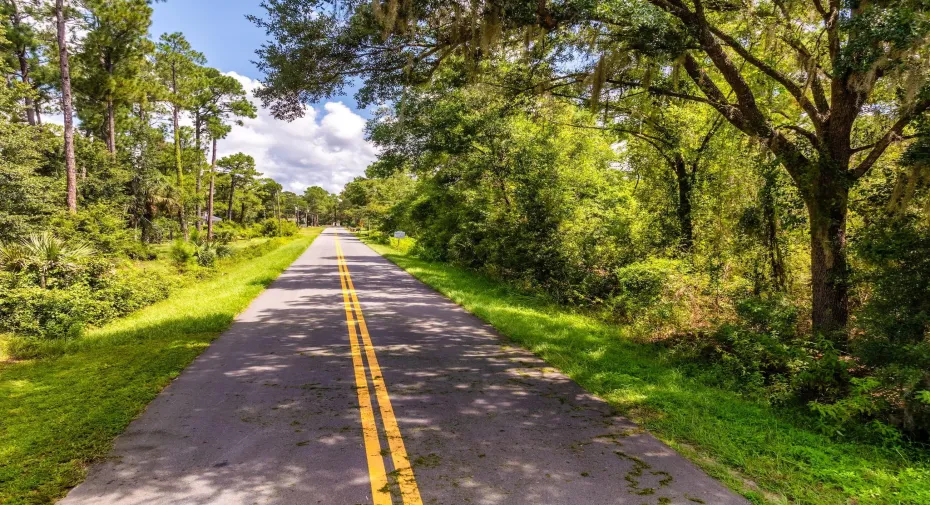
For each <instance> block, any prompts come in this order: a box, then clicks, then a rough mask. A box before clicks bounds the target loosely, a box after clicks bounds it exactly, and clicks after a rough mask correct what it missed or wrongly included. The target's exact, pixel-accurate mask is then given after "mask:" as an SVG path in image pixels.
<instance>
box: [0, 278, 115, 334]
mask: <svg viewBox="0 0 930 505" xmlns="http://www.w3.org/2000/svg"><path fill="white" fill-rule="evenodd" d="M95 304H96V302H95V301H94V300H93V299H92V297H91V293H90V289H89V288H88V287H87V286H86V285H78V286H73V287H71V288H67V289H43V288H40V287H34V286H29V287H21V288H14V289H6V290H3V292H2V293H0V326H2V327H3V328H5V329H6V330H8V331H10V332H12V333H14V334H16V335H19V336H22V337H30V338H38V339H68V338H76V337H78V336H80V335H81V333H82V332H83V331H84V325H85V323H86V322H87V321H88V320H89V319H90V317H91V314H92V313H95V312H99V310H98V308H97V307H93V305H95Z"/></svg>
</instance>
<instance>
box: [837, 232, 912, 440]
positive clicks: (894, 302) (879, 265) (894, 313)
mask: <svg viewBox="0 0 930 505" xmlns="http://www.w3.org/2000/svg"><path fill="white" fill-rule="evenodd" d="M853 249H854V251H855V252H856V258H857V259H858V260H859V262H860V265H858V266H859V268H858V269H857V270H858V274H857V280H858V282H859V286H860V287H861V288H860V292H861V297H862V299H863V301H864V303H863V305H862V308H861V310H859V311H858V312H857V314H856V318H855V325H856V327H857V331H856V332H855V334H854V337H853V338H852V339H851V340H850V352H851V354H852V355H853V357H854V358H855V359H856V361H857V365H859V366H860V367H861V368H862V371H863V372H864V373H868V374H869V375H871V376H872V377H874V378H875V379H876V380H877V381H878V384H875V383H871V382H870V383H868V384H867V385H868V386H869V387H870V388H871V391H872V393H871V396H872V397H873V398H875V401H876V402H877V403H878V404H879V406H880V407H881V408H878V409H874V410H869V411H861V412H858V415H857V416H856V419H855V420H850V421H849V422H850V423H852V422H865V423H868V422H872V421H881V422H885V423H888V424H890V425H892V426H896V427H898V428H900V429H901V430H903V431H904V432H906V433H908V434H909V435H911V436H912V437H914V438H917V439H920V440H930V405H928V403H927V402H925V401H923V400H921V396H920V395H921V392H922V391H926V390H928V389H930V338H928V336H930V296H928V294H930V225H928V223H927V220H926V216H925V215H922V214H921V215H903V216H899V217H897V218H894V219H887V220H884V221H879V222H875V223H873V224H872V226H869V227H866V228H865V229H863V230H862V231H861V233H860V234H859V235H858V236H857V237H856V240H855V241H854V243H853ZM859 386H860V387H864V385H863V384H860V385H859ZM819 411H820V412H825V411H824V410H823V408H820V410H819Z"/></svg>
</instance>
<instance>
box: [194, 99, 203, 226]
mask: <svg viewBox="0 0 930 505" xmlns="http://www.w3.org/2000/svg"><path fill="white" fill-rule="evenodd" d="M194 128H195V130H196V131H195V132H194V138H195V142H196V143H197V177H196V181H195V189H196V191H197V201H196V202H197V203H196V213H197V231H200V230H201V229H202V225H201V217H202V216H201V213H202V212H203V205H202V204H201V201H200V198H201V197H202V196H203V195H202V194H201V193H200V190H201V186H202V180H203V163H201V162H200V152H201V151H200V130H201V126H200V111H197V114H196V116H195V117H194Z"/></svg>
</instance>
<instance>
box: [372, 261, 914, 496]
mask: <svg viewBox="0 0 930 505" xmlns="http://www.w3.org/2000/svg"><path fill="white" fill-rule="evenodd" d="M370 245H371V246H372V247H373V248H374V249H375V250H376V251H378V252H379V253H381V254H382V255H384V256H385V257H386V258H388V259H389V260H391V261H393V262H394V263H396V264H397V265H399V266H400V267H402V268H403V269H405V270H407V271H408V272H410V273H411V274H413V275H414V276H416V277H417V278H418V279H420V280H421V281H423V282H424V283H426V284H428V285H430V286H432V287H433V288H434V289H436V290H437V291H439V292H441V293H442V294H444V295H445V296H447V297H449V298H450V299H452V300H453V301H455V302H456V303H458V304H460V305H462V306H463V307H464V308H465V309H467V310H469V311H470V312H472V313H473V314H475V315H477V316H478V317H480V318H481V319H483V320H485V321H487V322H488V323H490V324H491V325H493V326H494V327H496V328H497V329H498V330H499V331H500V332H501V333H502V334H503V335H505V336H506V337H508V338H509V339H510V340H512V341H513V342H515V343H517V344H519V345H522V346H524V347H526V348H528V349H530V350H532V351H533V352H535V353H536V354H537V355H539V356H540V357H541V358H543V359H544V360H546V361H547V362H548V363H549V364H551V365H553V366H555V367H557V368H560V369H561V370H562V371H563V372H565V373H566V374H567V375H569V376H570V377H571V378H572V379H574V380H575V381H576V382H578V383H579V384H580V385H581V386H582V387H584V388H585V389H587V390H588V391H590V392H591V393H594V394H596V395H598V396H599V397H601V398H603V399H604V400H606V401H607V402H609V403H610V404H611V405H613V406H614V407H616V408H617V409H618V410H619V411H620V412H622V413H624V414H625V415H626V416H628V417H629V418H631V419H633V420H634V421H636V422H637V423H639V424H640V425H641V426H643V427H645V428H647V429H648V430H649V431H650V432H652V433H653V434H654V435H656V436H657V437H658V438H660V439H661V440H663V441H664V442H666V443H667V444H668V445H670V446H671V447H673V448H674V449H676V450H677V451H679V452H680V453H681V454H683V455H684V456H686V457H688V458H689V459H691V460H692V461H694V462H695V463H697V464H698V465H699V466H701V467H702V468H703V469H704V470H705V471H706V472H707V473H709V474H710V475H712V476H714V477H716V478H718V479H719V480H721V481H722V482H724V483H725V484H726V485H727V486H729V487H730V488H731V489H733V490H734V491H736V492H738V493H740V494H742V495H743V496H745V497H747V498H748V499H749V500H750V501H752V502H753V503H760V504H761V503H766V504H769V503H771V504H781V503H800V504H817V505H830V504H837V505H839V504H843V505H850V504H859V505H864V504H914V505H917V504H922V505H926V504H928V503H930V453H928V452H927V451H925V450H924V451H921V450H917V449H910V450H905V449H901V448H893V447H892V448H882V447H877V446H872V445H867V444H860V443H854V442H843V441H837V440H834V439H832V438H831V437H829V436H826V435H823V434H821V433H819V432H817V431H815V430H812V429H809V428H808V427H806V426H805V424H806V423H805V420H804V419H798V418H796V417H791V416H790V415H789V414H790V413H788V412H785V411H778V410H776V409H774V408H772V407H769V406H766V405H763V404H760V403H755V402H753V401H750V400H747V399H745V398H743V397H740V396H739V395H737V394H735V393H733V392H728V391H724V390H720V389H716V388H713V387H708V386H706V385H703V384H701V383H699V382H698V381H697V380H695V379H693V378H690V377H688V376H686V375H685V374H684V373H682V371H681V370H679V369H677V368H676V367H675V366H674V365H673V364H671V363H672V362H671V361H670V360H667V359H666V355H665V354H664V353H663V352H662V351H661V350H659V349H657V348H655V347H654V346H650V345H647V344H642V343H637V342H636V341H635V340H633V339H631V338H629V335H628V333H627V331H626V329H625V328H623V327H619V326H616V325H612V324H608V323H605V322H603V321H600V320H597V319H595V318H593V317H590V316H587V315H584V314H579V313H576V312H573V311H571V310H569V309H568V308H565V307H561V306H558V305H555V304H553V303H552V302H550V301H549V300H547V299H546V298H545V297H544V296H542V295H535V294H531V293H525V292H521V291H519V290H516V289H514V288H512V287H510V286H508V285H507V284H505V283H502V282H497V281H494V280H492V279H488V278H486V277H484V276H482V275H479V274H476V273H473V272H469V271H465V270H462V269H458V268H455V267H452V266H449V265H446V264H442V263H432V262H427V261H423V260H421V259H418V258H416V257H414V256H411V255H410V254H409V253H407V252H404V251H401V250H398V249H395V248H392V247H390V246H386V245H379V244H370ZM407 249H409V248H407Z"/></svg>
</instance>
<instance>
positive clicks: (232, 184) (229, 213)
mask: <svg viewBox="0 0 930 505" xmlns="http://www.w3.org/2000/svg"><path fill="white" fill-rule="evenodd" d="M235 196H236V176H235V175H232V174H230V176H229V207H227V208H226V220H227V221H229V222H232V220H233V202H234V199H235Z"/></svg>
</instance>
